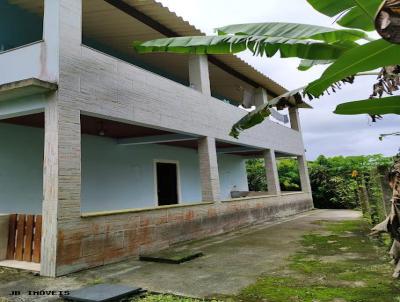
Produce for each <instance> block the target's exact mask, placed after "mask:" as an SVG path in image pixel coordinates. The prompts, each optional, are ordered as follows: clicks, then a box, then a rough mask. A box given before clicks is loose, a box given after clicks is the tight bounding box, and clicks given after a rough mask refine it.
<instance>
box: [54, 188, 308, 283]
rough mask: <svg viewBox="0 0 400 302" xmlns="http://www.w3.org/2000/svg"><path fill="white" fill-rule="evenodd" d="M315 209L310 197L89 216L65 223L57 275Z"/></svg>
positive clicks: (301, 195)
mask: <svg viewBox="0 0 400 302" xmlns="http://www.w3.org/2000/svg"><path fill="white" fill-rule="evenodd" d="M312 208H313V202H312V197H311V195H310V194H307V193H290V194H284V195H282V196H279V197H278V196H264V197H254V198H244V199H238V200H231V201H227V202H219V203H204V204H197V205H191V206H175V207H162V208H157V209H149V210H139V211H128V212H126V213H122V212H116V213H97V214H96V213H93V214H84V215H83V217H82V218H81V219H80V221H79V222H78V223H77V222H73V221H71V222H70V223H69V224H68V223H62V227H60V230H59V233H58V253H57V275H58V276H60V275H64V274H68V273H71V272H75V271H79V270H83V269H87V268H91V267H96V266H100V265H104V264H108V263H113V262H117V261H121V260H124V259H127V258H130V257H137V256H138V255H139V254H140V253H144V252H146V253H147V252H152V251H158V250H161V249H165V248H168V247H169V246H171V245H173V244H176V243H178V242H182V241H187V240H194V239H201V238H206V237H209V236H214V235H218V234H221V233H225V232H229V231H232V230H235V229H237V228H239V227H243V226H246V225H251V224H254V223H257V222H262V221H271V220H275V219H278V218H283V217H288V216H291V215H295V214H297V213H301V212H305V211H308V210H311V209H312Z"/></svg>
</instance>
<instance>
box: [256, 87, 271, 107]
mask: <svg viewBox="0 0 400 302" xmlns="http://www.w3.org/2000/svg"><path fill="white" fill-rule="evenodd" d="M267 102H268V93H267V91H266V90H265V89H264V88H258V89H257V90H256V92H255V94H254V105H255V106H256V107H259V106H261V105H263V104H265V103H267Z"/></svg>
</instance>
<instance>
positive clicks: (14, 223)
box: [0, 113, 312, 276]
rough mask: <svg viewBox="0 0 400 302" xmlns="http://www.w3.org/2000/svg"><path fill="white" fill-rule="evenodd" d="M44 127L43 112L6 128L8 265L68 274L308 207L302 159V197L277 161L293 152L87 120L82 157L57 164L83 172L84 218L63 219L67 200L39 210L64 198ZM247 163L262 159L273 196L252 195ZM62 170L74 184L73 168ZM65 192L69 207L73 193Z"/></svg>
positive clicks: (0, 249)
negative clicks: (53, 198) (284, 182)
mask: <svg viewBox="0 0 400 302" xmlns="http://www.w3.org/2000/svg"><path fill="white" fill-rule="evenodd" d="M46 124H48V123H46V121H45V114H44V113H35V114H27V115H21V116H17V117H12V118H8V119H3V120H2V121H1V123H0V141H1V142H2V144H1V147H0V167H1V172H0V188H1V189H0V201H1V202H0V204H1V207H0V213H2V214H4V215H3V216H0V224H1V226H2V228H1V230H2V231H1V232H0V260H5V261H3V264H4V265H11V266H16V267H20V268H27V269H31V270H40V271H41V273H42V274H43V275H49V276H55V275H62V274H66V273H69V272H73V271H77V270H81V269H85V268H89V267H94V266H99V265H103V264H106V263H110V262H115V261H120V260H123V259H126V258H129V257H135V256H137V255H139V254H140V253H143V252H148V251H153V250H159V249H163V248H166V247H168V246H170V245H171V244H174V243H177V242H181V241H184V240H191V239H198V238H203V237H206V236H210V235H215V234H219V233H223V232H226V231H230V230H233V229H235V228H237V227H239V226H243V225H247V224H251V223H254V222H256V221H260V220H268V219H274V218H276V217H283V216H288V215H292V214H295V213H298V212H301V211H304V210H307V209H310V208H312V198H311V194H310V190H309V183H308V178H307V175H306V174H305V171H304V162H305V160H304V158H303V157H302V156H295V158H297V159H298V160H299V163H300V165H299V166H300V171H299V172H300V176H301V177H300V179H301V181H302V192H295V193H293V192H292V193H288V192H286V193H285V192H281V191H280V186H279V180H278V175H277V168H276V157H287V156H290V155H289V154H283V153H279V152H275V151H274V150H261V149H258V148H253V147H250V146H243V145H233V144H231V143H227V142H223V141H216V140H214V139H210V138H202V137H198V136H196V135H191V134H182V133H174V132H173V131H166V130H164V129H163V130H160V129H153V128H151V127H145V126H143V125H135V124H130V123H123V122H121V121H114V120H110V119H107V118H105V117H98V116H96V117H95V116H90V115H84V114H81V116H80V133H78V134H77V133H75V135H76V136H79V139H80V146H81V149H80V150H78V152H76V156H72V157H69V158H59V159H58V160H59V161H64V160H65V162H68V161H70V162H72V164H71V166H73V165H74V163H75V164H76V163H78V165H79V166H80V170H81V175H79V177H80V181H79V183H80V188H79V209H77V210H76V211H79V212H78V213H75V214H76V215H72V216H71V217H65V218H64V219H63V218H62V217H60V216H59V215H60V212H62V211H63V210H64V209H65V210H70V209H71V208H73V207H72V206H71V205H69V204H68V202H67V203H66V204H64V205H61V206H60V205H57V203H56V202H49V201H47V202H43V199H44V197H43V196H46V194H48V191H49V190H59V188H58V187H57V185H58V183H54V184H51V182H52V179H49V178H48V177H49V176H47V177H46V174H49V172H51V170H52V169H53V167H52V166H51V165H59V164H60V163H59V162H57V163H54V162H53V163H51V164H50V165H49V163H48V162H46V155H48V154H50V153H51V152H52V151H51V150H49V149H46V148H49V147H48V146H47V147H46V140H47V139H49V134H50V133H49V132H51V131H49V129H47V130H46ZM46 135H47V136H46ZM68 147H69V146H66V148H68ZM71 148H73V147H72V146H71ZM249 158H264V159H265V166H266V176H267V183H268V188H269V191H268V192H249V187H248V181H247V175H246V166H245V161H246V160H247V159H249ZM65 162H64V164H65ZM66 166H68V165H66ZM301 169H303V170H301ZM57 172H58V175H57V178H60V177H61V178H63V177H67V176H68V177H70V175H68V174H69V173H68V169H67V170H66V171H64V174H63V173H60V171H57ZM58 181H60V179H59V180H58ZM46 191H47V192H46ZM62 191H63V193H64V194H66V197H64V199H65V200H68V199H69V198H71V196H68V195H69V194H76V192H77V191H76V188H74V187H72V188H68V186H66V187H64V188H63V189H62ZM59 193H60V192H58V194H59ZM71 199H76V196H72V198H71ZM53 206H56V208H52V207H53ZM15 214H17V215H15ZM10 215H11V216H10ZM49 216H51V217H54V216H55V217H56V224H55V225H52V223H54V219H52V218H51V217H49ZM42 219H43V223H42ZM39 224H42V225H43V226H42V227H40V225H39ZM13 236H14V238H13V239H12V240H11V243H10V238H11V237H13ZM10 246H12V247H11V249H13V250H10ZM0 265H1V263H0Z"/></svg>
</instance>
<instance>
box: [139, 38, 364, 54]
mask: <svg viewBox="0 0 400 302" xmlns="http://www.w3.org/2000/svg"><path fill="white" fill-rule="evenodd" d="M356 46H358V44H357V43H355V42H352V43H332V44H328V43H323V42H320V41H315V40H304V39H291V38H284V37H268V36H251V35H236V36H231V35H229V36H228V35H227V36H192V37H176V38H164V39H156V40H152V41H148V42H144V43H142V42H135V43H134V47H135V49H136V51H137V52H139V53H154V52H170V53H180V54H198V55H199V54H217V55H218V54H227V53H228V54H233V53H238V52H242V51H245V50H250V51H251V52H252V53H253V54H254V55H256V56H267V57H273V56H274V55H276V54H277V53H279V54H280V56H281V57H282V58H293V57H297V58H302V59H309V60H331V59H337V58H339V57H340V56H341V55H342V54H343V52H345V51H347V50H349V49H351V48H354V47H356Z"/></svg>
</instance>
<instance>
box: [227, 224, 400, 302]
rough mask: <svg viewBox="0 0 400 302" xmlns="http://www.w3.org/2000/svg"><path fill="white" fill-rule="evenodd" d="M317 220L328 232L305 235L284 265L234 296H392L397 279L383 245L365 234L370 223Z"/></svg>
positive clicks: (363, 301)
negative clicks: (392, 276)
mask: <svg viewBox="0 0 400 302" xmlns="http://www.w3.org/2000/svg"><path fill="white" fill-rule="evenodd" d="M321 224H322V225H323V226H325V228H326V230H327V231H330V232H331V234H330V235H320V234H315V233H312V234H308V235H305V236H304V237H303V239H302V241H301V244H302V246H303V249H302V250H300V251H298V252H297V253H296V254H295V255H294V256H292V257H291V258H290V264H289V266H288V267H287V269H281V270H279V271H278V272H274V273H273V274H269V275H267V276H263V277H261V278H260V279H259V280H258V281H257V282H256V283H255V284H252V285H250V286H249V287H247V288H246V289H244V290H243V291H242V292H241V293H240V294H239V296H238V299H236V300H235V301H247V302H258V301H268V302H291V301H293V302H314V301H318V302H332V301H347V302H375V301H379V302H395V301H398V299H399V298H400V294H399V284H398V283H397V282H396V281H394V280H391V279H390V278H389V277H388V276H390V275H391V270H392V268H391V265H390V264H389V263H388V257H387V256H386V252H385V250H384V249H380V248H379V247H380V245H379V242H377V241H373V240H371V239H370V238H369V237H368V236H367V234H368V233H369V229H370V225H369V224H367V223H366V222H365V221H363V220H358V221H349V222H347V221H344V222H338V223H329V224H327V223H325V222H321ZM377 297H378V298H377Z"/></svg>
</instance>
